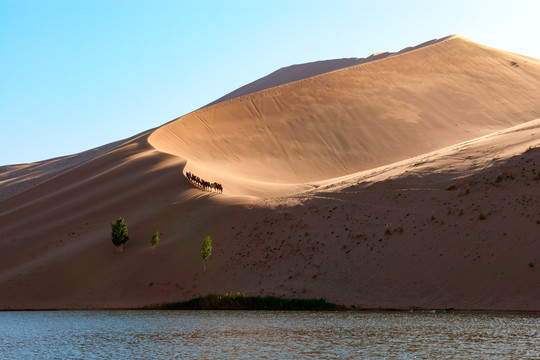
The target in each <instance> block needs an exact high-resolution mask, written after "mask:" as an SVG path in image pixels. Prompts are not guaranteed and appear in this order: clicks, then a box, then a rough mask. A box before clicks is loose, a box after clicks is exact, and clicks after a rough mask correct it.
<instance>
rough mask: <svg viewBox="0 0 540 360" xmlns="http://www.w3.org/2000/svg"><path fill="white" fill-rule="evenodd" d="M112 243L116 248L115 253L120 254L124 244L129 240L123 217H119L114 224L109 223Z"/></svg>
mask: <svg viewBox="0 0 540 360" xmlns="http://www.w3.org/2000/svg"><path fill="white" fill-rule="evenodd" d="M111 230H112V234H111V238H112V243H113V244H114V246H116V251H118V252H122V251H123V250H124V244H125V243H126V242H127V241H128V240H129V234H128V228H127V225H126V222H125V221H124V218H123V217H119V218H118V219H117V220H116V222H112V223H111Z"/></svg>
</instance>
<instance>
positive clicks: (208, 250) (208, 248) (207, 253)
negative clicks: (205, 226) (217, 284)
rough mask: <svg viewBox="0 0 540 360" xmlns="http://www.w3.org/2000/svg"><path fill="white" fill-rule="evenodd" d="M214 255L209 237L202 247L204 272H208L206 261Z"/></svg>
mask: <svg viewBox="0 0 540 360" xmlns="http://www.w3.org/2000/svg"><path fill="white" fill-rule="evenodd" d="M210 255H212V239H211V238H210V235H208V236H207V237H206V238H205V239H204V242H203V244H202V246H201V257H202V260H203V271H204V272H206V260H207V259H208V257H209V256H210Z"/></svg>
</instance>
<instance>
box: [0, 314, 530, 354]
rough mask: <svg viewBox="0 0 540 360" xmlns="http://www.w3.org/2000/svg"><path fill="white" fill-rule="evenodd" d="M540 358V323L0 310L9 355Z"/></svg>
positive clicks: (461, 317) (2, 342)
mask: <svg viewBox="0 0 540 360" xmlns="http://www.w3.org/2000/svg"><path fill="white" fill-rule="evenodd" d="M365 358H369V359H388V358H399V359H540V317H539V316H534V315H514V314H457V313H446V314H428V313H386V312H382V313H364V312H274V311H51V312H47V311H43V312H41V311H31V312H25V311H23V312H0V359H365Z"/></svg>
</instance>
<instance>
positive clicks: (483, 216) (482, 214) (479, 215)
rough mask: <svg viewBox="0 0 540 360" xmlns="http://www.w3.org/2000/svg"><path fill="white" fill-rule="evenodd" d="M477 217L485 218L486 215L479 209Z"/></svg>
mask: <svg viewBox="0 0 540 360" xmlns="http://www.w3.org/2000/svg"><path fill="white" fill-rule="evenodd" d="M478 219H480V220H486V215H484V213H483V212H481V211H480V214H478Z"/></svg>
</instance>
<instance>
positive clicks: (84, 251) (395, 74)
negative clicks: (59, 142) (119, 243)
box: [0, 36, 540, 312]
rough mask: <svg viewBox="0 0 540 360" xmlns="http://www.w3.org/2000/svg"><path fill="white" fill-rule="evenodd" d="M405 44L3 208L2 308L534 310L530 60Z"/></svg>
mask: <svg viewBox="0 0 540 360" xmlns="http://www.w3.org/2000/svg"><path fill="white" fill-rule="evenodd" d="M411 49H413V50H412V51H406V52H403V53H401V54H398V55H394V56H387V57H385V58H384V59H380V60H377V61H371V62H366V63H363V64H360V65H355V66H352V67H345V68H342V69H339V70H336V71H332V72H329V73H325V74H318V75H316V76H313V77H308V78H304V79H302V80H296V81H294V82H290V83H285V84H281V85H278V86H275V87H272V88H268V89H263V90H262V91H258V92H254V93H250V94H245V95H243V96H240V97H237V98H234V99H230V100H227V101H224V102H220V103H217V104H215V105H211V106H208V107H205V108H202V109H199V110H196V111H194V112H192V113H190V114H187V115H185V116H183V117H180V118H178V119H177V120H175V121H173V122H170V123H167V124H165V125H164V126H162V127H160V128H158V129H155V130H150V131H148V132H145V133H143V134H140V135H139V136H135V137H133V138H130V139H128V140H126V141H122V142H121V143H118V144H116V145H115V146H114V147H113V148H110V149H106V151H104V152H103V153H100V154H99V156H90V158H87V159H85V161H81V162H80V163H78V164H77V166H73V167H69V168H65V169H63V170H60V171H58V172H56V173H55V174H54V176H52V177H50V178H46V180H44V181H39V182H38V183H37V184H35V185H34V186H31V187H26V188H24V189H22V190H21V191H18V192H16V193H15V194H12V196H10V197H8V198H4V199H3V200H0V289H1V291H0V309H2V310H15V309H110V308H124V309H125V308H136V307H144V306H147V305H151V304H157V303H167V302H176V301H185V300H188V299H191V298H194V297H198V296H204V295H207V294H210V293H225V292H233V293H236V292H242V293H244V294H245V295H246V296H268V295H269V296H281V297H287V298H294V297H301V298H325V299H326V300H328V301H330V302H334V303H337V304H342V305H345V306H348V307H352V306H354V307H355V309H398V310H411V309H413V310H414V309H448V308H454V309H459V310H489V311H536V312H538V311H540V303H539V301H538V299H539V298H540V287H539V286H538V283H539V282H540V275H539V273H538V268H539V266H540V255H538V254H539V252H538V249H539V246H540V244H539V241H540V240H539V239H538V237H537V236H536V234H537V233H538V229H539V226H540V225H539V224H540V213H539V212H538V209H539V204H540V190H539V189H540V188H539V187H538V184H540V151H539V149H540V137H539V134H540V104H539V103H538V101H537V99H539V98H540V62H539V61H538V60H535V59H531V58H528V57H525V56H521V55H517V54H512V53H508V52H504V51H501V50H497V49H492V48H489V47H485V46H482V45H478V44H475V43H474V42H472V41H469V40H466V39H464V38H462V37H460V36H450V37H447V38H445V40H444V41H432V42H427V43H424V44H421V45H420V46H418V47H412V48H411ZM411 49H409V50H411ZM51 163H54V161H52V162H51ZM45 165H46V164H45ZM29 169H31V167H30V168H29ZM49 170H50V169H49ZM49 170H47V167H46V166H45V167H44V168H42V169H41V170H40V169H37V174H38V175H39V171H44V173H43V174H46V173H47V172H48V171H49ZM185 171H192V172H194V173H196V174H197V175H199V176H200V177H202V178H203V179H205V180H208V181H217V182H219V183H221V184H223V186H224V190H225V191H224V194H216V193H211V192H204V191H201V190H199V189H197V188H194V187H193V186H191V185H190V183H189V182H188V181H187V180H186V179H185V177H184V175H183V173H185ZM8 172H9V171H8ZM0 175H1V174H0ZM4 175H6V174H4ZM7 175H8V176H11V175H13V173H11V175H10V174H7ZM19 175H20V176H21V178H20V179H21V180H24V179H25V177H24V176H25V175H24V173H22V174H19ZM34 175H35V174H33V175H32V176H34ZM16 178H17V176H14V177H12V178H11V179H15V180H14V181H16ZM42 179H45V178H42ZM22 182H23V181H21V183H22ZM5 184H6V183H0V193H1V191H2V189H3V187H5V186H6V185H5ZM119 216H123V217H124V218H125V219H126V222H127V224H128V228H129V232H130V240H129V241H128V243H127V244H126V246H125V249H124V252H123V253H117V252H116V251H115V248H114V246H113V244H112V242H111V240H110V223H111V222H112V221H114V220H116V218H118V217H119ZM156 230H159V232H160V239H161V241H160V244H159V245H158V246H157V248H156V249H155V255H152V253H153V252H152V249H151V247H150V239H151V236H152V235H153V234H154V232H155V231H156ZM207 235H211V236H212V239H213V253H212V255H211V256H210V258H209V259H208V261H207V271H206V272H203V265H202V260H201V258H200V247H201V243H202V240H203V239H204V238H205V236H207Z"/></svg>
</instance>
